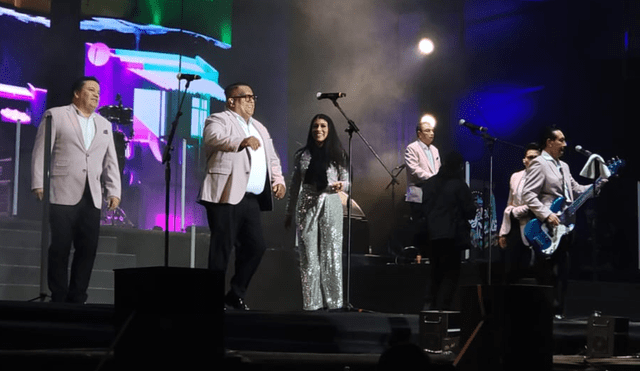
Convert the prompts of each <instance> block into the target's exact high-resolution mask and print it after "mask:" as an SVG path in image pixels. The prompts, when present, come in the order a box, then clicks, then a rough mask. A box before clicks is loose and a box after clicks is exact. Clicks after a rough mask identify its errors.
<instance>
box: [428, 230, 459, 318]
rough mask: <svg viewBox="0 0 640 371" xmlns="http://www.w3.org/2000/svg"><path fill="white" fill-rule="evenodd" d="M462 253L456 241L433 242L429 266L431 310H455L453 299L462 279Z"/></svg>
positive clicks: (429, 300) (429, 304) (429, 306)
mask: <svg viewBox="0 0 640 371" xmlns="http://www.w3.org/2000/svg"><path fill="white" fill-rule="evenodd" d="M460 251H461V248H460V247H459V246H456V244H455V240H454V239H449V238H443V239H437V240H431V250H430V255H429V265H430V266H431V282H430V284H429V285H428V292H427V307H428V309H431V310H451V309H453V305H452V304H453V298H454V295H455V293H456V290H457V288H458V281H459V279H460V265H461V263H460Z"/></svg>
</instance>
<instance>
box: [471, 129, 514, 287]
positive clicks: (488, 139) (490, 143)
mask: <svg viewBox="0 0 640 371" xmlns="http://www.w3.org/2000/svg"><path fill="white" fill-rule="evenodd" d="M470 130H471V133H472V134H473V135H476V136H479V137H481V138H482V139H483V140H484V144H485V146H486V147H487V149H489V197H488V198H489V200H488V201H489V202H487V203H486V207H485V210H487V218H488V219H489V222H488V223H487V226H488V231H487V236H488V238H487V242H488V243H487V246H488V248H489V264H488V266H487V271H488V272H487V283H488V285H489V286H491V265H492V263H493V250H492V247H493V246H492V245H493V241H492V236H491V229H492V222H493V220H492V216H493V214H492V213H493V207H492V200H493V148H494V144H495V143H496V142H498V143H503V144H506V145H510V146H512V147H516V148H520V149H524V147H522V146H519V145H517V144H514V143H510V142H507V141H504V140H501V139H498V138H496V137H492V136H491V135H489V134H488V133H487V132H486V131H479V132H478V130H477V129H471V128H470ZM483 194H484V192H483ZM484 221H485V220H484V213H483V215H482V239H483V240H484V236H485V230H484V225H485V223H484ZM496 227H497V225H496Z"/></svg>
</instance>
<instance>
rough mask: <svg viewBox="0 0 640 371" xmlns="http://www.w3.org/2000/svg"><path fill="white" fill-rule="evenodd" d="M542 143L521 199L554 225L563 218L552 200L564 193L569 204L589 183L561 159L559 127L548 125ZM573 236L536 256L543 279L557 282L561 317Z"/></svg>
mask: <svg viewBox="0 0 640 371" xmlns="http://www.w3.org/2000/svg"><path fill="white" fill-rule="evenodd" d="M540 144H541V148H542V149H543V150H542V154H541V155H540V156H538V157H537V158H536V159H535V160H533V161H532V162H531V165H529V168H528V169H527V175H526V177H525V182H524V186H523V189H522V199H523V201H524V203H525V204H526V205H527V206H529V209H530V210H531V211H532V212H533V214H534V215H535V217H536V218H538V220H540V221H542V222H546V223H547V224H548V225H549V226H552V227H554V226H557V225H558V224H559V223H560V219H559V218H558V215H556V214H554V213H553V212H551V210H550V206H551V203H552V202H553V201H554V200H555V199H556V198H558V197H561V196H562V197H565V198H566V201H565V206H564V207H567V206H568V205H570V204H571V203H572V202H573V200H574V199H575V198H576V197H577V196H579V195H580V194H581V193H583V192H584V191H585V190H586V189H587V188H589V186H584V185H580V184H578V182H576V181H575V180H574V179H573V176H571V171H570V170H569V165H568V164H567V163H566V162H564V161H560V157H562V155H564V152H565V148H566V147H567V141H566V139H565V136H564V134H563V133H562V131H561V130H560V129H558V128H556V127H553V126H552V127H547V128H545V129H544V132H543V135H542V140H541V143H540ZM570 240H571V234H569V235H566V236H564V237H563V238H562V240H561V242H560V246H559V247H558V250H557V251H556V252H555V254H554V255H553V256H552V257H551V258H549V259H545V258H541V259H537V263H536V264H537V266H538V269H539V270H540V273H539V274H540V275H542V276H543V279H542V280H543V282H541V283H542V284H546V285H552V286H554V289H555V295H554V309H555V312H556V316H559V317H562V316H564V297H565V294H566V290H567V282H568V274H569V272H568V259H569V252H568V248H569V245H570V244H571V241H570Z"/></svg>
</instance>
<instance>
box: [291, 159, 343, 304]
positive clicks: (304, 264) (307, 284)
mask: <svg viewBox="0 0 640 371" xmlns="http://www.w3.org/2000/svg"><path fill="white" fill-rule="evenodd" d="M310 161H311V155H310V153H309V151H304V152H303V153H302V154H298V155H297V156H296V158H295V165H294V169H293V174H292V176H291V183H290V186H289V190H290V191H289V200H288V202H287V215H293V214H294V213H295V223H296V233H297V236H298V248H299V252H300V275H301V281H302V300H303V309H304V310H316V309H320V308H322V307H327V308H328V309H336V308H341V307H342V305H343V299H342V218H343V211H342V202H341V201H340V196H339V195H338V194H337V193H336V192H334V191H332V190H331V185H332V184H334V183H336V182H341V183H342V190H347V187H348V186H349V174H348V172H347V169H345V168H344V167H341V166H340V167H336V166H334V165H330V166H329V168H328V169H327V181H328V184H329V185H328V186H327V188H326V189H325V190H323V191H322V192H318V191H317V190H316V189H315V186H311V185H309V184H303V180H304V176H305V173H306V171H307V169H308V168H309V162H310ZM294 208H295V210H294Z"/></svg>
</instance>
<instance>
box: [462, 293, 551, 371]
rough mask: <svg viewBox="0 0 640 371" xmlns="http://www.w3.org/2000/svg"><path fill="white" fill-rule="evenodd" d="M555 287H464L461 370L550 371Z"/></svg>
mask: <svg viewBox="0 0 640 371" xmlns="http://www.w3.org/2000/svg"><path fill="white" fill-rule="evenodd" d="M552 298H553V288H552V287H551V286H538V285H474V286H462V287H461V288H460V301H461V302H460V304H461V305H460V307H461V318H460V324H461V334H460V352H459V353H458V356H457V358H456V360H455V365H456V366H457V367H458V369H460V370H463V371H464V370H494V371H495V370H505V371H506V370H536V371H544V370H549V371H550V370H551V369H552V366H553V308H552V303H553V300H552Z"/></svg>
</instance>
